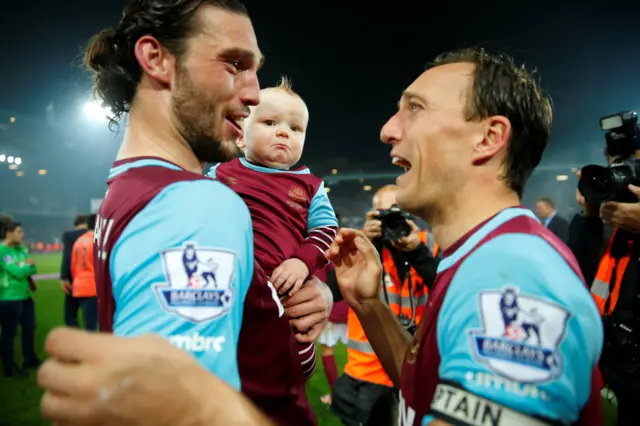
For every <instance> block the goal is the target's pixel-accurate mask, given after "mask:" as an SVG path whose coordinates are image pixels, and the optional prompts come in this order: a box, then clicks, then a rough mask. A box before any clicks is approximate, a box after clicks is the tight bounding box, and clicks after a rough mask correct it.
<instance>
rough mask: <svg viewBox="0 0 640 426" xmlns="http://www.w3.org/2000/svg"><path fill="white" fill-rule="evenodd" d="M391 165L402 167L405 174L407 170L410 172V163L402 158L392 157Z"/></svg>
mask: <svg viewBox="0 0 640 426" xmlns="http://www.w3.org/2000/svg"><path fill="white" fill-rule="evenodd" d="M391 164H393V165H396V166H399V167H402V168H403V169H404V171H405V172H408V171H409V170H411V163H410V162H409V161H408V160H405V159H404V158H402V157H396V156H392V157H391Z"/></svg>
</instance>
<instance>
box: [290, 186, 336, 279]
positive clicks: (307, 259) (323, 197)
mask: <svg viewBox="0 0 640 426" xmlns="http://www.w3.org/2000/svg"><path fill="white" fill-rule="evenodd" d="M337 232H338V219H337V218H336V214H335V212H334V211H333V207H332V206H331V202H330V201H329V197H328V196H327V191H326V189H325V188H324V184H323V183H321V184H320V186H319V187H318V191H317V192H316V194H315V196H314V197H313V199H312V200H311V206H310V207H309V214H308V218H307V237H306V238H305V240H304V243H303V244H302V246H301V247H300V248H299V249H298V250H297V251H296V252H295V253H294V255H293V257H294V258H297V259H300V260H302V261H303V262H304V263H305V265H307V268H308V269H309V274H313V273H314V272H315V271H317V270H319V269H321V268H323V267H325V266H326V265H327V259H326V258H325V257H324V253H325V252H326V251H327V250H328V249H329V247H330V246H331V243H332V242H333V239H334V238H335V237H336V233H337Z"/></svg>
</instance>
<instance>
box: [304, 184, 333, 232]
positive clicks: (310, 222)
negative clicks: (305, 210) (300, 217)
mask: <svg viewBox="0 0 640 426" xmlns="http://www.w3.org/2000/svg"><path fill="white" fill-rule="evenodd" d="M320 226H338V219H337V218H336V213H335V212H334V211H333V206H332V205H331V201H329V197H328V196H327V190H326V189H325V187H324V182H321V183H320V186H319V187H318V190H317V191H316V195H314V196H313V199H312V200H311V207H309V216H308V219H307V230H310V229H313V228H318V227H320Z"/></svg>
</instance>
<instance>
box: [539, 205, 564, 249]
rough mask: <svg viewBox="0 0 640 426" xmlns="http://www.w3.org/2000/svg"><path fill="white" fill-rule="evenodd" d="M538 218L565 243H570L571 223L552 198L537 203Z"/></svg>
mask: <svg viewBox="0 0 640 426" xmlns="http://www.w3.org/2000/svg"><path fill="white" fill-rule="evenodd" d="M536 216H538V218H539V219H540V220H541V221H542V224H543V225H544V226H545V227H546V228H547V229H548V230H549V231H551V232H553V233H554V234H556V236H557V237H558V238H560V240H562V242H563V243H565V244H566V243H567V242H568V241H569V222H567V220H566V219H565V218H563V217H562V216H560V215H558V211H557V210H556V207H555V206H554V204H553V201H552V200H551V199H550V198H546V197H543V198H540V199H539V200H538V202H537V203H536Z"/></svg>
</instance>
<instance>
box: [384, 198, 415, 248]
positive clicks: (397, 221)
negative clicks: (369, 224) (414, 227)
mask: <svg viewBox="0 0 640 426" xmlns="http://www.w3.org/2000/svg"><path fill="white" fill-rule="evenodd" d="M377 219H378V220H379V221H380V222H382V226H381V228H382V240H383V241H397V240H399V239H400V238H402V237H406V236H407V235H409V234H411V225H409V223H408V222H407V219H411V215H410V214H409V213H407V212H405V211H404V210H402V209H401V208H400V207H398V206H397V205H396V204H394V205H393V206H391V208H389V209H387V210H378V215H377Z"/></svg>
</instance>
